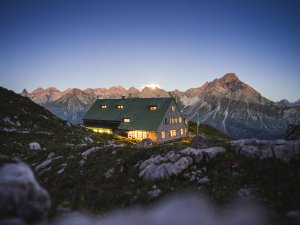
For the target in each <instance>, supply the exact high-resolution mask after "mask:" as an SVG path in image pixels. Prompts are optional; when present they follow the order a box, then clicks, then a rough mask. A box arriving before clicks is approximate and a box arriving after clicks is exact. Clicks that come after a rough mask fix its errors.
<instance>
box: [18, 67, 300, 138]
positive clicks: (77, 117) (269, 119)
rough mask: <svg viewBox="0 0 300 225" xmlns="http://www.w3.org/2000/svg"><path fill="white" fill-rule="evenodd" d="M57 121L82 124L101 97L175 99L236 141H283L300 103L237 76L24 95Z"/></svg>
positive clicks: (189, 114)
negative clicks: (171, 85)
mask: <svg viewBox="0 0 300 225" xmlns="http://www.w3.org/2000/svg"><path fill="white" fill-rule="evenodd" d="M21 94H22V95H23V96H27V97H29V98H30V99H31V100H33V101H34V102H36V103H38V104H40V105H42V106H44V107H45V108H47V109H48V110H50V111H51V112H53V113H54V114H55V115H57V116H58V117H60V118H62V119H65V120H67V121H69V122H72V123H81V120H82V117H83V115H84V113H85V112H86V111H87V110H88V108H89V107H90V106H91V105H92V104H93V103H94V101H95V100H96V99H97V98H121V97H122V96H126V97H127V98H128V97H130V98H135V97H143V98H150V97H169V96H171V97H174V98H175V99H176V101H177V103H178V106H179V107H180V109H181V111H182V113H183V115H184V116H185V117H186V118H187V119H188V120H191V121H199V122H200V123H204V124H208V125H211V126H214V127H216V128H218V129H220V130H222V131H223V132H226V133H228V134H229V135H231V136H233V137H236V138H260V139H275V138H282V137H283V134H284V132H285V130H286V128H287V126H288V125H289V124H299V123H300V106H299V105H300V104H299V103H300V100H298V101H297V102H295V103H290V102H288V101H287V100H282V101H280V102H273V101H271V100H268V99H267V98H265V97H263V96H262V95H261V94H260V93H259V92H258V91H256V90H255V89H253V88H252V87H250V86H249V85H247V84H245V83H244V82H242V81H240V80H239V78H238V77H237V76H236V74H234V73H228V74H225V75H224V76H223V77H221V78H219V79H215V80H213V81H211V82H206V83H205V84H204V85H202V86H200V87H197V88H190V89H188V90H186V91H179V90H177V89H176V90H174V91H166V90H163V89H160V88H157V87H156V88H151V87H145V88H143V89H142V90H141V91H139V90H138V89H136V88H134V87H131V88H129V89H125V88H124V87H122V86H114V87H111V88H94V89H92V88H88V89H85V90H80V89H75V88H74V89H67V90H65V91H59V90H58V89H56V88H54V87H50V88H47V89H43V88H38V89H36V90H34V91H33V92H31V93H28V92H27V91H26V89H24V90H23V92H22V93H21Z"/></svg>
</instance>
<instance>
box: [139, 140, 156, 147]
mask: <svg viewBox="0 0 300 225" xmlns="http://www.w3.org/2000/svg"><path fill="white" fill-rule="evenodd" d="M152 143H153V142H152V140H151V139H150V138H146V139H143V140H142V141H141V142H139V143H138V144H137V147H138V148H146V147H148V146H150V145H152Z"/></svg>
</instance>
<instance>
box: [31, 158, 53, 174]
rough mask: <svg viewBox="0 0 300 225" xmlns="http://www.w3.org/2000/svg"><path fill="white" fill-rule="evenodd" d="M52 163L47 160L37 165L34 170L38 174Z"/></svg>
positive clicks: (50, 160)
mask: <svg viewBox="0 0 300 225" xmlns="http://www.w3.org/2000/svg"><path fill="white" fill-rule="evenodd" d="M51 163H52V159H47V160H45V161H44V162H42V163H40V164H39V165H37V166H36V167H35V168H34V170H35V171H37V172H39V171H41V170H43V169H45V168H46V167H48V166H50V165H51Z"/></svg>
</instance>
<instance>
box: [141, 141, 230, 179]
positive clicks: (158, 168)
mask: <svg viewBox="0 0 300 225" xmlns="http://www.w3.org/2000/svg"><path fill="white" fill-rule="evenodd" d="M222 152H225V149H224V148H221V147H212V148H206V149H194V148H186V149H183V150H181V151H179V152H175V151H170V152H168V153H167V154H166V155H164V156H163V155H156V156H152V157H151V158H150V159H147V160H146V161H144V162H142V163H141V164H140V166H139V170H140V173H139V176H140V177H142V178H143V179H146V180H158V179H168V178H169V177H171V176H177V175H178V174H181V173H182V172H184V171H185V170H186V169H188V168H189V167H190V166H192V165H193V164H197V163H200V162H201V161H204V160H205V161H208V160H209V159H211V158H213V157H215V156H216V155H217V154H219V153H222Z"/></svg>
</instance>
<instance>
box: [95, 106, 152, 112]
mask: <svg viewBox="0 0 300 225" xmlns="http://www.w3.org/2000/svg"><path fill="white" fill-rule="evenodd" d="M100 108H101V109H107V105H100ZM116 108H117V109H123V108H124V106H123V105H116ZM148 109H149V110H151V111H156V110H157V106H156V105H151V106H148Z"/></svg>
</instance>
